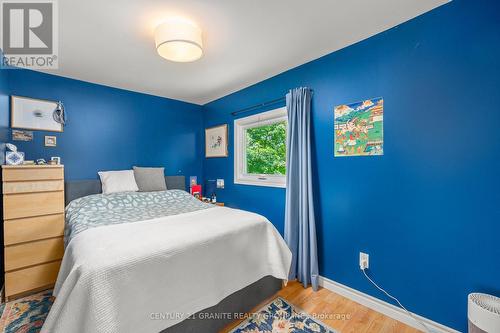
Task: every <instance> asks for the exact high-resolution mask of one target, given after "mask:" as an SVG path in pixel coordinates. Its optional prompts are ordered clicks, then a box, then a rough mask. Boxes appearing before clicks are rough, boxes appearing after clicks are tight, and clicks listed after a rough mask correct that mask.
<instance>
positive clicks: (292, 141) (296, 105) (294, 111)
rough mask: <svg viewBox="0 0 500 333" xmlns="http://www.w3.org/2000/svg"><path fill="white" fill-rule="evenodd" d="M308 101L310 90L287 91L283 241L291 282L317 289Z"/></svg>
mask: <svg viewBox="0 0 500 333" xmlns="http://www.w3.org/2000/svg"><path fill="white" fill-rule="evenodd" d="M311 98H312V91H311V90H310V89H309V88H297V89H293V90H290V92H289V93H288V94H287V95H286V108H287V112H288V135H287V150H288V151H287V152H288V156H287V164H286V166H287V179H286V208H285V209H286V212H285V241H286V243H287V244H288V246H289V247H290V250H291V251H292V256H293V257H292V267H291V268H290V280H293V279H295V278H296V279H298V280H299V281H300V282H302V284H303V285H304V287H307V286H308V285H309V284H311V285H312V287H313V289H314V290H317V289H318V254H317V244H316V225H315V221H314V202H313V189H312V169H311Z"/></svg>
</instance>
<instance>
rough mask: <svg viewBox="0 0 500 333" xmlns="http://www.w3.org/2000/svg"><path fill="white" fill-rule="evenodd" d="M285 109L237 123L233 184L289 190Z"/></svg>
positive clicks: (240, 120) (239, 120)
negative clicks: (287, 183)
mask: <svg viewBox="0 0 500 333" xmlns="http://www.w3.org/2000/svg"><path fill="white" fill-rule="evenodd" d="M287 126H288V120H287V115H286V108H284V107H283V108H280V109H276V110H272V111H268V112H263V113H259V114H256V115H253V116H250V117H245V118H241V119H237V120H235V121H234V149H235V153H234V182H235V183H236V184H246V185H260V186H273V187H285V186H286V179H285V177H286V131H287Z"/></svg>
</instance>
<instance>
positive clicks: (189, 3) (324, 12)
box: [47, 0, 448, 104]
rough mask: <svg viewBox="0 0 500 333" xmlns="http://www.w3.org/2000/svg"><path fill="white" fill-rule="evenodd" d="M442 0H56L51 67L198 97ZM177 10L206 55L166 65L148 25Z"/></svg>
mask: <svg viewBox="0 0 500 333" xmlns="http://www.w3.org/2000/svg"><path fill="white" fill-rule="evenodd" d="M446 2H448V1H447V0H321V1H320V0H309V1H303V0H163V1H155V0H141V1H139V0H105V1H103V0H84V1H82V0H61V1H58V5H59V13H60V15H59V25H60V27H59V36H60V37H59V38H60V39H59V61H60V62H59V69H58V70H57V71H47V72H50V73H52V74H56V75H61V76H65V77H71V78H75V79H80V80H84V81H89V82H94V83H99V84H104V85H108V86H113V87H118V88H123V89H128V90H133V91H139V92H143V93H148V94H152V95H157V96H163V97H170V98H174V99H178V100H183V101H188V102H193V103H197V104H205V103H207V102H209V101H212V100H214V99H217V98H219V97H222V96H225V95H227V94H229V93H232V92H234V91H237V90H240V89H242V88H244V87H247V86H249V85H252V84H254V83H257V82H259V81H262V80H264V79H266V78H269V77H271V76H274V75H276V74H278V73H281V72H283V71H286V70H288V69H290V68H293V67H295V66H298V65H301V64H303V63H306V62H308V61H311V60H313V59H316V58H319V57H321V56H323V55H326V54H328V53H331V52H333V51H335V50H338V49H341V48H343V47H346V46H348V45H351V44H353V43H356V42H358V41H360V40H363V39H365V38H368V37H370V36H372V35H375V34H377V33H379V32H381V31H384V30H386V29H389V28H391V27H393V26H396V25H398V24H400V23H402V22H405V21H407V20H409V19H411V18H413V17H416V16H418V15H420V14H422V13H424V12H427V11H429V10H431V9H433V8H435V7H437V6H439V5H442V4H444V3H446ZM170 16H182V17H185V18H188V19H191V20H193V21H194V22H196V23H197V24H198V25H199V26H200V27H201V29H202V30H203V34H204V36H203V38H204V56H203V57H202V58H201V59H200V60H198V61H196V62H193V63H173V62H169V61H166V60H164V59H163V58H161V57H160V56H159V55H158V54H157V53H156V50H155V43H154V35H153V32H154V28H155V26H156V25H157V24H158V23H160V22H161V21H163V20H165V19H166V18H168V17H170Z"/></svg>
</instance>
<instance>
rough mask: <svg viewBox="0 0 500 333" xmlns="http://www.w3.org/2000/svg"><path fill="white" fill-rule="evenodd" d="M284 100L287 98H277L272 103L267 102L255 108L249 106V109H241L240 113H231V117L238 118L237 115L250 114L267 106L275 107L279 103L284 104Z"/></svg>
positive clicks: (254, 106)
mask: <svg viewBox="0 0 500 333" xmlns="http://www.w3.org/2000/svg"><path fill="white" fill-rule="evenodd" d="M284 100H285V97H280V98H276V99H273V100H272V101H267V102H264V103H260V104H256V105H253V106H249V107H247V108H244V109H241V110H238V111H234V112H231V115H233V116H236V115H239V114H241V113H245V112H250V111H253V110H255V109H259V108H264V107H266V106H269V105H273V104H276V103H278V102H282V101H284Z"/></svg>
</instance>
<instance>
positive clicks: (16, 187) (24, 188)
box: [3, 180, 64, 194]
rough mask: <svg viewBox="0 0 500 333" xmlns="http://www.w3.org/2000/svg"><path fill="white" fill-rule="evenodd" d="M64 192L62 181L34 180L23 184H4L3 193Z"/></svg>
mask: <svg viewBox="0 0 500 333" xmlns="http://www.w3.org/2000/svg"><path fill="white" fill-rule="evenodd" d="M62 190H64V181H62V180H36V181H23V182H4V183H3V193H4V194H9V193H29V192H48V191H62Z"/></svg>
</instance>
